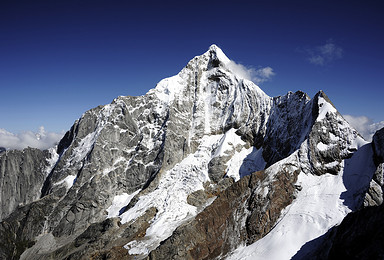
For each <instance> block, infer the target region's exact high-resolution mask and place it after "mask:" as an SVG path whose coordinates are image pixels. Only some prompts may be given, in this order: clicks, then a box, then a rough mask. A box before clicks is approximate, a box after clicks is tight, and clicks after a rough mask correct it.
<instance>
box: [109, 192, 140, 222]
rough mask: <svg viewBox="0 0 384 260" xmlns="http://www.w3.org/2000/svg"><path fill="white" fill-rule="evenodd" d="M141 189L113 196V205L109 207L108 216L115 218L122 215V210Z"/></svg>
mask: <svg viewBox="0 0 384 260" xmlns="http://www.w3.org/2000/svg"><path fill="white" fill-rule="evenodd" d="M139 192H140V190H137V191H135V192H134V193H131V194H128V193H125V192H124V193H122V194H120V195H116V196H115V197H114V198H113V201H112V205H111V206H109V208H107V212H108V216H107V218H113V217H117V216H119V215H120V211H121V210H122V209H123V208H124V207H126V206H127V205H128V204H129V202H131V200H132V198H133V197H135V196H136V194H138V193H139Z"/></svg>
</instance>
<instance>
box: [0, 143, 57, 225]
mask: <svg viewBox="0 0 384 260" xmlns="http://www.w3.org/2000/svg"><path fill="white" fill-rule="evenodd" d="M49 157H50V155H49V152H48V151H41V150H38V149H33V148H26V149H24V150H23V151H17V150H10V151H4V152H2V153H0V220H2V219H4V218H6V217H7V216H8V215H9V214H10V213H12V212H13V211H14V210H15V209H16V208H17V207H18V206H22V205H25V204H28V203H30V202H32V201H35V200H37V199H38V198H40V196H41V188H42V185H43V183H44V180H45V178H46V173H45V172H44V170H45V168H46V167H47V166H48V164H49V163H48V161H47V159H49Z"/></svg>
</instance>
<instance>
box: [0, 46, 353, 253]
mask: <svg viewBox="0 0 384 260" xmlns="http://www.w3.org/2000/svg"><path fill="white" fill-rule="evenodd" d="M229 64H230V60H229V59H228V58H227V57H226V56H225V55H224V54H223V53H222V51H221V50H220V49H219V48H218V47H217V46H214V45H213V46H211V47H210V49H209V50H208V51H207V52H206V53H204V54H203V55H201V56H197V57H195V58H194V59H192V60H191V61H190V62H189V63H188V64H187V66H186V67H185V68H183V70H182V71H181V72H180V73H179V74H177V75H176V76H174V77H170V78H167V79H164V80H162V81H160V82H159V84H158V85H157V86H156V88H154V89H152V90H150V91H149V92H148V93H147V94H146V95H144V96H140V97H129V96H127V97H118V98H116V99H115V100H114V101H113V102H112V103H111V104H109V105H106V106H99V107H97V108H94V109H92V110H90V111H88V112H86V113H84V114H83V116H82V117H81V118H80V119H79V120H77V121H76V122H75V124H74V125H73V126H72V128H71V129H70V131H68V132H67V133H66V135H65V136H64V138H63V139H62V140H61V142H60V143H59V145H58V147H57V151H56V152H55V153H53V152H52V151H51V155H50V157H49V156H48V155H46V156H45V157H44V158H48V157H49V158H55V160H51V161H49V162H47V163H46V164H43V165H42V166H41V167H40V168H38V169H36V172H38V173H43V172H44V173H46V174H47V175H48V176H47V177H46V178H45V175H44V177H42V178H41V179H36V180H34V181H36V183H37V184H35V185H36V187H38V190H39V191H40V190H41V193H40V192H36V193H33V194H34V196H35V197H33V198H31V200H30V201H33V200H36V201H35V202H32V203H30V204H28V205H25V206H24V207H21V208H19V209H16V210H15V211H14V212H13V213H12V215H11V216H10V217H8V218H6V219H5V220H4V221H3V222H2V225H1V229H0V232H1V234H4V237H7V238H9V240H7V243H6V244H7V246H6V247H3V248H0V253H1V254H2V255H3V256H6V257H7V258H9V259H12V258H18V257H19V256H20V257H21V259H52V258H54V259H71V258H72V259H81V258H83V259H89V258H94V259H105V258H108V257H109V258H112V259H119V258H121V257H126V258H130V257H139V258H143V257H147V255H148V254H149V257H150V258H153V259H164V258H171V257H174V258H176V259H177V258H181V259H185V258H191V259H203V258H207V259H213V258H215V257H224V256H226V255H227V254H229V253H231V251H233V250H234V249H236V247H238V246H239V244H245V245H249V244H252V243H253V242H255V241H257V240H259V239H261V238H263V237H264V236H265V235H266V234H267V233H268V232H270V231H271V229H272V228H273V227H274V225H275V224H276V221H277V220H278V219H279V217H280V216H281V211H282V210H284V208H285V207H286V206H287V205H289V204H291V203H292V202H293V201H294V198H295V196H296V194H297V193H298V192H300V191H299V190H300V189H299V188H298V187H299V186H297V185H296V184H295V182H296V181H297V179H298V176H301V175H303V174H307V175H308V174H310V175H312V174H315V175H319V176H320V175H327V174H328V173H332V174H335V175H336V174H339V172H340V171H341V169H342V168H343V160H344V159H345V158H348V157H350V156H351V155H352V153H353V152H354V151H355V150H356V149H357V145H356V140H358V139H359V137H358V134H357V132H356V131H355V130H353V129H352V128H350V127H349V125H348V124H347V123H346V122H345V120H344V119H343V118H342V117H341V115H340V114H338V112H337V111H336V109H335V108H334V107H333V105H332V104H331V102H330V100H329V99H328V98H327V97H326V95H325V94H324V93H322V92H319V93H318V94H317V95H316V96H315V98H313V99H312V100H311V99H310V98H309V97H308V96H307V95H306V94H304V93H302V92H296V93H291V92H290V93H288V94H287V95H285V96H281V97H276V98H271V97H269V96H267V95H266V94H265V93H264V92H263V91H262V90H260V88H259V87H257V86H256V85H255V84H253V83H252V82H251V81H248V80H246V79H243V78H241V77H239V76H237V75H236V73H234V72H233V71H232V69H231V67H230V66H229ZM42 153H43V154H44V153H47V152H42ZM4 154H8V152H6V153H1V154H0V160H2V158H4ZM14 157H15V158H17V156H16V155H15V156H12V160H15V165H17V163H18V161H17V160H16V159H15V158H14ZM287 158H289V159H287ZM8 160H11V159H8ZM283 160H284V162H283ZM285 160H286V161H285ZM33 161H34V162H39V163H40V162H41V161H44V162H45V160H42V159H41V158H35V159H33ZM0 167H1V166H0ZM33 167H35V166H33ZM0 169H1V168H0ZM14 172H15V171H14V170H13V169H10V168H8V169H7V170H6V174H7V175H11V174H13V173H14ZM16 172H17V171H16ZM254 172H256V173H254ZM252 173H253V174H252ZM251 174H252V175H251ZM235 181H236V182H235ZM34 192H35V191H34ZM39 197H41V199H40V200H37V199H38V198H39ZM2 198H3V196H2ZM122 198H124V199H122ZM30 201H27V200H26V201H25V202H23V203H28V202H30ZM13 210H14V208H12V209H9V210H8V211H9V212H11V211H13ZM28 212H31V214H29V213H28ZM107 217H108V218H107ZM114 217H119V218H120V222H119V221H118V220H117V219H115V218H114ZM106 219H107V220H106ZM32 224H33V225H32ZM26 234H27V235H26ZM123 246H125V248H122V247H123ZM4 248H5V249H4Z"/></svg>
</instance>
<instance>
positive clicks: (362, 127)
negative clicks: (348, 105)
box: [343, 115, 384, 141]
mask: <svg viewBox="0 0 384 260" xmlns="http://www.w3.org/2000/svg"><path fill="white" fill-rule="evenodd" d="M343 117H344V118H345V120H347V121H348V122H349V124H350V125H351V126H352V127H354V128H355V129H356V130H357V131H358V132H359V133H360V134H361V135H362V136H363V137H364V138H365V140H367V141H372V136H373V135H374V134H375V132H376V131H377V130H379V129H381V128H383V127H384V121H382V122H379V123H373V121H372V119H370V118H369V117H366V116H351V115H343Z"/></svg>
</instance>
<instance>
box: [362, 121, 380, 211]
mask: <svg viewBox="0 0 384 260" xmlns="http://www.w3.org/2000/svg"><path fill="white" fill-rule="evenodd" d="M372 148H373V160H374V162H375V165H376V171H375V174H374V175H373V178H372V180H371V182H370V184H369V189H368V191H367V194H366V196H365V199H364V206H366V207H367V206H378V205H381V204H382V203H383V200H384V199H383V190H384V176H383V175H384V128H382V129H380V130H379V131H377V132H376V133H375V134H374V136H373V138H372Z"/></svg>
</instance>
